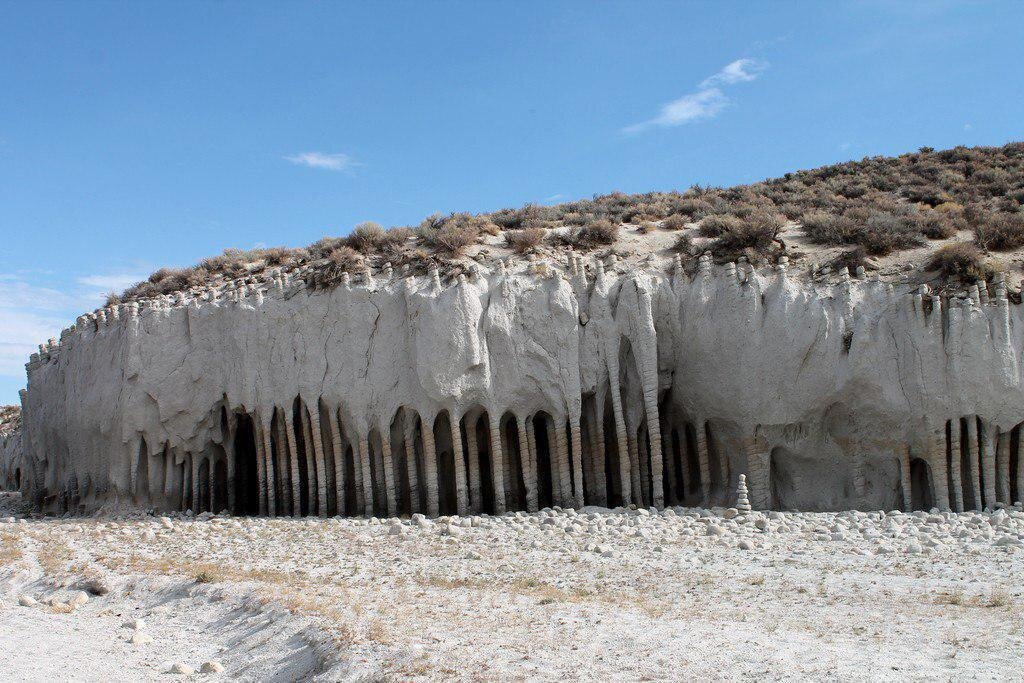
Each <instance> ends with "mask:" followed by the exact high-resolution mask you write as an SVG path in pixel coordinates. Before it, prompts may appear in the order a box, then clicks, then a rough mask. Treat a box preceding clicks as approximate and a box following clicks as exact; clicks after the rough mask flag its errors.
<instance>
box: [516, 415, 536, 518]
mask: <svg viewBox="0 0 1024 683" xmlns="http://www.w3.org/2000/svg"><path fill="white" fill-rule="evenodd" d="M520 420H521V423H522V424H523V425H524V428H525V430H526V455H527V458H526V462H525V463H524V465H523V467H524V468H525V469H526V470H527V471H526V472H525V473H524V475H523V480H524V481H525V482H526V510H527V512H536V511H537V509H538V508H539V507H540V493H539V492H538V491H537V433H536V428H535V426H534V424H533V419H532V418H531V417H530V416H527V417H525V418H520Z"/></svg>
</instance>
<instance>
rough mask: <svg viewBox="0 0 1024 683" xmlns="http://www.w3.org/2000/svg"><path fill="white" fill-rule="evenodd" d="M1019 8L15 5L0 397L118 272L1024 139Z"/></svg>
mask: <svg viewBox="0 0 1024 683" xmlns="http://www.w3.org/2000/svg"><path fill="white" fill-rule="evenodd" d="M1022 26H1024V3H1019V2H1005V3H996V2H993V3H984V2H972V3H949V2H922V3H916V2H904V3H898V2H884V3H874V2H856V3H842V2H813V3H812V2H770V3H768V2H765V3H753V2H744V3H727V2H722V3H718V2H715V3H699V2H691V3H681V2H680V3H645V2H628V3H576V2H553V3H552V2H515V3H512V2H509V3H498V2H485V3H476V2H464V3H442V2H428V3H419V2H401V3H385V2H381V3H341V2H336V3H300V2H290V3H236V2H219V3H188V2H174V3H156V2H143V3H128V2H123V3H102V2H88V3H71V2H67V3H46V2H24V3H9V2H4V1H3V0H0V403H6V402H14V401H16V400H17V390H18V389H19V388H21V387H23V386H24V384H25V376H24V367H23V364H24V362H25V360H26V359H27V356H28V354H29V353H30V352H31V350H32V349H33V348H34V347H35V345H36V344H37V343H39V342H41V341H43V340H45V339H46V338H47V337H49V336H54V335H55V334H56V333H57V332H58V331H59V330H60V328H61V327H62V326H64V325H66V324H67V323H68V322H69V321H71V320H73V319H74V317H75V316H76V315H78V314H79V313H81V312H82V311H85V310H91V309H92V308H94V307H96V306H97V305H98V304H99V303H100V302H101V301H102V298H103V296H102V295H103V292H104V291H109V290H110V289H118V290H119V289H121V288H123V287H124V286H125V285H127V284H130V283H131V282H132V281H134V280H137V279H139V278H141V277H144V276H145V275H147V274H148V273H149V272H150V271H151V270H153V269H155V268H156V267H158V266H161V265H187V264H191V263H194V262H195V261H197V260H198V259H200V258H202V257H203V256H207V255H210V254H214V253H218V252H220V251H221V250H222V249H223V248H225V247H244V248H248V247H252V246H255V245H257V244H265V245H277V244H285V245H300V244H307V243H309V242H311V241H314V240H316V239H318V238H319V237H321V236H323V235H325V234H344V233H346V232H347V231H348V230H349V229H350V228H351V226H352V225H354V224H355V223H357V222H359V221H363V220H375V221H378V222H380V223H383V224H385V225H405V224H413V223H416V222H418V221H419V220H420V219H421V218H423V217H424V216H426V215H428V214H430V213H433V212H435V211H441V212H447V211H454V210H466V211H487V210H493V209H498V208H501V207H505V206H519V205H522V204H524V203H526V202H540V203H557V202H559V201H567V200H570V199H575V198H579V197H588V196H590V195H592V194H595V193H604V192H608V191H612V190H623V191H627V192H640V191H647V190H654V189H672V188H686V187H689V186H690V185H692V184H694V183H701V184H717V185H732V184H736V183H743V182H750V181H755V180H759V179H762V178H765V177H770V176H775V175H779V174H782V173H785V172H787V171H790V170H795V169H798V168H810V167H814V166H818V165H821V164H825V163H831V162H836V161H841V160H846V159H852V158H861V157H863V156H867V155H874V154H896V153H901V152H904V151H909V150H914V149H917V148H918V147H920V146H923V145H928V146H932V147H936V148H943V147H951V146H954V145H957V144H965V145H978V144H985V145H998V144H1003V143H1005V142H1007V141H1009V140H1014V139H1018V140H1019V139H1021V138H1024V116H1022V115H1024V87H1022V86H1021V83H1022V79H1021V64H1022V63H1024V48H1022V43H1024V41H1022V37H1024V36H1022V31H1021V27H1022Z"/></svg>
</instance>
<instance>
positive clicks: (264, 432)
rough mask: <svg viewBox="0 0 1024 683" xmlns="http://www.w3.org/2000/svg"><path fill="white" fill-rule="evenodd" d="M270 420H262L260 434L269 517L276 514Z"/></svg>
mask: <svg viewBox="0 0 1024 683" xmlns="http://www.w3.org/2000/svg"><path fill="white" fill-rule="evenodd" d="M271 424H272V421H271V420H269V419H265V420H263V421H262V423H261V426H262V429H260V434H261V437H262V441H263V459H264V460H265V465H264V469H265V471H266V475H267V476H266V487H267V490H266V491H265V492H264V495H265V497H266V505H267V514H268V515H270V516H271V517H276V516H277V482H276V481H275V477H274V449H273V447H272V445H271V440H270V430H271Z"/></svg>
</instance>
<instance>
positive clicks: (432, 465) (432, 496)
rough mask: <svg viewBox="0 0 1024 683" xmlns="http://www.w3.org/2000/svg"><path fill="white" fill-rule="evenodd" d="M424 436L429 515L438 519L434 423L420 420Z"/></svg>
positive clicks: (424, 419) (424, 470)
mask: <svg viewBox="0 0 1024 683" xmlns="http://www.w3.org/2000/svg"><path fill="white" fill-rule="evenodd" d="M420 428H421V433H422V435H423V478H424V479H426V482H425V484H426V493H427V515H429V516H430V517H437V515H438V512H439V510H440V504H439V503H438V499H437V453H435V452H434V421H433V420H432V419H427V418H423V419H421V420H420Z"/></svg>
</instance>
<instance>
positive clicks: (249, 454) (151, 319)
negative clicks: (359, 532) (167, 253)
mask: <svg viewBox="0 0 1024 683" xmlns="http://www.w3.org/2000/svg"><path fill="white" fill-rule="evenodd" d="M522 267H524V265H523V264H518V265H517V266H516V268H517V269H520V268H522ZM992 287H993V289H992V291H991V293H990V292H988V291H986V290H985V289H984V288H983V289H982V290H979V289H978V288H977V287H973V288H971V290H970V291H969V292H967V293H964V295H963V296H954V297H952V298H946V297H943V298H939V297H937V296H932V295H931V293H930V292H928V291H927V290H926V289H925V291H919V290H916V289H911V288H910V287H909V286H907V285H899V284H896V285H893V284H887V283H883V282H880V281H878V280H870V279H865V278H864V277H863V273H861V274H860V276H858V277H857V278H853V279H851V278H849V277H844V278H843V279H841V280H839V281H838V282H836V281H832V282H803V281H798V280H796V279H794V278H791V277H790V276H789V275H787V272H786V264H785V260H784V259H783V263H781V264H780V265H779V266H777V267H776V268H775V269H774V270H771V271H766V272H755V270H754V269H753V268H752V267H751V266H750V265H749V264H746V263H742V262H741V263H740V264H738V265H737V264H727V265H725V266H714V265H712V263H711V262H710V261H709V260H708V258H707V257H702V258H701V260H700V261H699V265H698V266H697V268H696V269H695V271H694V272H693V273H692V274H686V273H684V272H683V269H682V268H681V267H678V266H677V268H676V270H675V272H674V273H664V272H659V271H655V270H634V271H631V272H627V273H619V272H616V271H615V265H614V262H613V263H611V264H607V265H606V264H602V263H601V262H593V261H592V262H588V263H584V260H583V259H582V258H579V257H575V256H573V257H570V260H569V267H568V270H567V271H564V272H563V271H561V270H558V269H555V268H550V269H549V268H547V267H536V265H535V266H534V267H533V268H531V269H529V272H526V271H520V270H517V271H516V272H512V270H511V267H510V270H509V272H506V271H505V266H504V265H502V264H498V266H497V267H496V268H495V269H494V270H493V271H492V272H487V273H484V272H480V273H475V274H473V275H471V276H470V277H468V278H467V277H465V276H462V277H460V278H459V279H457V280H454V281H451V282H447V283H442V282H441V280H440V277H439V275H438V273H437V272H436V271H434V272H432V273H431V274H430V275H428V276H426V277H422V276H421V277H413V276H399V275H398V274H397V273H391V272H390V269H386V270H385V271H382V272H380V273H376V274H374V275H372V276H371V275H370V274H369V273H364V274H363V275H362V276H360V277H356V278H353V281H352V282H349V281H346V282H345V283H344V284H343V285H342V286H339V287H337V288H336V289H333V290H329V291H322V290H315V289H311V288H308V287H306V286H305V284H304V283H303V281H302V280H301V279H299V278H298V277H296V274H287V273H281V272H280V271H271V272H269V273H268V274H267V275H266V276H265V277H264V278H263V279H255V278H253V279H250V281H248V282H237V283H229V285H228V286H226V287H223V288H218V289H207V290H202V291H196V292H191V293H189V294H187V295H185V294H179V295H177V296H176V297H164V298H162V299H158V300H150V301H145V302H141V305H140V303H138V302H133V303H129V304H121V305H118V306H114V307H108V308H106V309H102V310H99V311H97V312H95V313H93V314H90V315H88V316H83V317H81V318H79V320H78V322H77V323H76V324H75V325H74V326H73V327H72V328H70V329H68V330H65V331H64V333H63V334H62V335H61V339H60V341H59V342H57V341H55V340H51V342H50V343H48V344H47V345H45V346H43V347H41V348H40V353H39V354H33V357H32V360H31V362H30V363H29V364H28V366H27V367H28V389H27V391H26V392H23V395H22V404H23V406H22V407H23V422H22V428H21V431H20V433H16V434H12V435H11V436H10V437H9V438H7V439H5V441H4V444H3V452H2V454H0V457H2V461H0V467H2V468H3V470H2V471H0V480H2V479H6V480H7V481H9V482H10V481H14V482H15V484H16V485H17V486H18V487H20V488H21V490H22V491H23V492H24V493H25V494H26V495H27V496H29V497H30V498H32V499H33V500H35V501H36V502H37V503H38V504H40V505H41V506H43V507H44V508H46V509H50V510H55V511H63V510H72V511H76V512H78V511H91V510H94V509H97V508H100V507H108V508H112V507H143V508H154V509H158V510H185V509H192V510H194V511H197V512H198V511H201V510H212V511H214V512H216V511H220V510H222V509H229V510H231V511H233V512H235V513H238V514H269V515H293V514H294V515H298V514H313V515H317V514H319V515H334V514H347V515H361V514H365V515H378V516H383V515H388V516H393V515H396V514H410V513H417V512H420V513H425V514H427V515H438V514H452V513H457V514H467V513H470V512H480V511H486V512H493V513H500V512H503V511H506V510H513V509H516V510H534V509H537V508H538V507H541V506H547V505H561V506H564V507H570V506H576V507H579V506H583V505H585V504H594V505H609V506H610V505H628V504H635V505H639V506H656V507H661V506H665V505H673V504H705V505H709V504H732V503H733V502H734V492H735V491H736V488H737V483H738V479H739V476H740V475H741V474H744V475H746V483H747V486H748V487H749V495H750V503H751V505H752V506H753V507H754V508H755V509H756V508H762V509H764V508H779V509H790V508H795V509H803V510H826V509H831V510H834V509H844V508H862V509H879V508H885V509H889V508H894V507H897V508H898V507H903V508H906V509H909V508H930V507H932V506H936V507H939V508H948V509H954V510H962V509H965V508H981V507H993V506H995V505H996V504H997V503H1009V502H1011V499H1016V498H1019V497H1020V495H1021V493H1022V492H1024V482H1022V481H1021V479H1022V478H1024V477H1022V475H1024V467H1021V466H1020V465H1019V464H1018V463H1019V462H1020V458H1019V449H1020V438H1019V432H1020V423H1021V422H1022V421H1024V393H1022V384H1024V383H1022V380H1024V376H1022V362H1021V361H1022V358H1021V354H1022V348H1024V344H1022V339H1021V336H1022V333H1024V320H1022V314H1021V307H1020V306H1015V305H1011V304H1010V302H1009V301H1008V299H1007V296H1006V289H1005V287H1004V286H1003V285H1002V284H1001V283H999V282H996V283H995V284H994V285H993V286H992ZM453 425H456V426H457V427H458V428H453ZM453 454H455V455H453Z"/></svg>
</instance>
